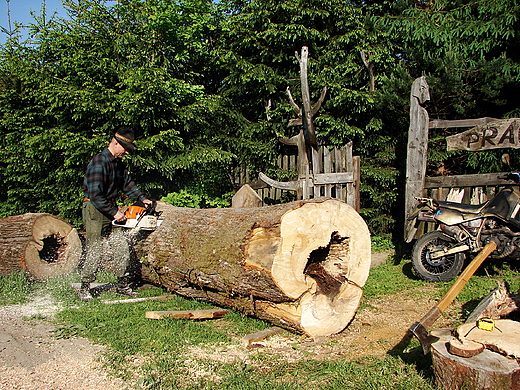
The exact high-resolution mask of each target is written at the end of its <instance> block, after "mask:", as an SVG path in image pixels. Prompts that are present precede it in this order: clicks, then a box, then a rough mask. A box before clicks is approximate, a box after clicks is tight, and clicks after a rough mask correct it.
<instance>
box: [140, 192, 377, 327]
mask: <svg viewBox="0 0 520 390" xmlns="http://www.w3.org/2000/svg"><path fill="white" fill-rule="evenodd" d="M157 209H158V210H160V211H163V215H162V217H163V218H164V221H163V223H162V224H161V226H160V227H159V228H158V229H157V230H156V231H155V232H153V233H152V234H151V235H150V236H149V237H148V238H147V239H145V240H143V241H141V242H140V243H139V245H138V246H137V247H136V251H137V254H138V256H139V258H140V260H141V261H142V276H143V279H144V280H146V281H149V282H152V283H156V284H159V285H162V286H164V287H166V288H168V289H169V290H170V291H175V292H176V293H178V294H180V295H183V296H187V297H191V298H196V299H202V300H205V301H208V302H212V303H214V304H217V305H219V306H221V307H227V308H232V309H234V310H238V311H240V312H242V313H244V314H246V315H251V316H255V317H257V318H261V319H264V320H267V321H269V322H271V323H273V324H275V325H278V326H281V327H284V328H286V329H290V330H292V331H296V332H302V333H306V334H309V335H311V336H322V335H330V334H334V333H338V332H340V331H342V330H343V329H344V328H345V327H346V326H347V325H348V324H349V322H350V321H351V320H352V318H353V317H354V314H355V312H356V310H357V308H358V306H359V303H360V300H361V297H362V294H363V292H362V287H363V286H364V284H365V282H366V279H367V277H368V273H369V270H370V262H371V250H370V249H371V248H370V245H371V244H370V234H369V231H368V227H367V226H366V224H365V222H364V221H363V219H362V218H361V217H360V216H359V214H358V213H357V212H356V211H355V210H354V209H353V208H352V207H350V206H349V205H347V204H346V203H345V202H343V201H340V200H337V199H331V198H316V199H311V200H305V201H297V202H291V203H286V204H281V205H276V206H268V207H259V208H229V209H202V210H201V209H189V208H177V207H173V206H171V205H167V204H164V203H161V204H159V205H158V207H157Z"/></svg>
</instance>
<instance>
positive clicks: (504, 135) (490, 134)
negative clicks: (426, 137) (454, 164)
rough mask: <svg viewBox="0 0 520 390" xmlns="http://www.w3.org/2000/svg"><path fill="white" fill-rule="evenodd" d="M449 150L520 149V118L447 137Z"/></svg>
mask: <svg viewBox="0 0 520 390" xmlns="http://www.w3.org/2000/svg"><path fill="white" fill-rule="evenodd" d="M446 143H447V150H448V151H451V150H471V151H480V150H489V149H500V148H520V118H511V119H501V120H497V121H495V122H491V123H487V124H485V125H480V126H476V127H473V128H471V129H469V130H466V131H464V132H462V133H459V134H455V135H451V136H449V137H446Z"/></svg>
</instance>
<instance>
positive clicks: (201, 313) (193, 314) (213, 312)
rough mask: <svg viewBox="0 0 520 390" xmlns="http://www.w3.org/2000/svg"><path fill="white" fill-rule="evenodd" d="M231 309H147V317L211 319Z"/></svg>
mask: <svg viewBox="0 0 520 390" xmlns="http://www.w3.org/2000/svg"><path fill="white" fill-rule="evenodd" d="M227 313H229V310H222V309H209V310H178V311H147V312H146V313H145V317H146V318H149V319H151V320H162V319H165V318H175V319H185V320H209V319H216V318H222V317H224V316H225V315H226V314H227Z"/></svg>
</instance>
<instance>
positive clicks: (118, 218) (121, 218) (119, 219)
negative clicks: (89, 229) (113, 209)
mask: <svg viewBox="0 0 520 390" xmlns="http://www.w3.org/2000/svg"><path fill="white" fill-rule="evenodd" d="M114 219H115V220H116V221H117V222H123V221H124V220H125V219H126V217H125V215H124V214H123V213H122V212H121V211H118V212H117V213H116V215H114Z"/></svg>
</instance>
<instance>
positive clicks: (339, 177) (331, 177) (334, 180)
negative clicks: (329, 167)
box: [314, 172, 354, 185]
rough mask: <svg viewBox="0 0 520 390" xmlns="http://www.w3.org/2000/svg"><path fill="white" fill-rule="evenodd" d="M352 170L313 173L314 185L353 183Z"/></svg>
mask: <svg viewBox="0 0 520 390" xmlns="http://www.w3.org/2000/svg"><path fill="white" fill-rule="evenodd" d="M353 182H354V174H353V172H341V173H318V174H316V175H314V185H324V184H339V183H353Z"/></svg>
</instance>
